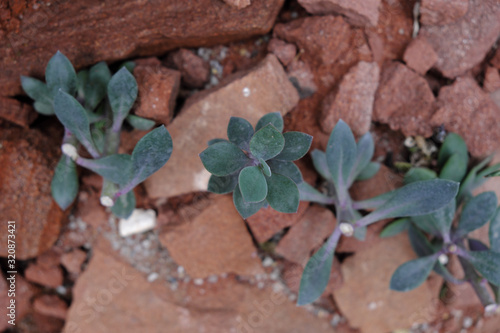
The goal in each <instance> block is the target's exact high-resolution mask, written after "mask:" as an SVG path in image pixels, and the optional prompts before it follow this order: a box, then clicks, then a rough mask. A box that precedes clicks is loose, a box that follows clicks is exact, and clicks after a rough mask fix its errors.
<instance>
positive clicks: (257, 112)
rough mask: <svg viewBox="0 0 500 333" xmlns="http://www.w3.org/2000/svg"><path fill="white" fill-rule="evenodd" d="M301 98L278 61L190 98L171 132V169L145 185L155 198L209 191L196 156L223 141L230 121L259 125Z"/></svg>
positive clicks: (270, 59)
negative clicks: (239, 119)
mask: <svg viewBox="0 0 500 333" xmlns="http://www.w3.org/2000/svg"><path fill="white" fill-rule="evenodd" d="M298 99H299V97H298V94H297V91H296V89H295V88H294V87H293V85H292V84H291V83H290V81H288V78H287V76H286V74H285V72H284V70H283V67H281V64H280V63H279V61H278V59H276V57H275V56H274V55H268V56H267V57H266V59H265V60H263V61H262V62H261V63H260V64H259V65H257V66H256V67H255V68H253V69H251V70H250V71H249V72H243V73H237V74H236V75H235V76H232V77H231V78H230V79H229V81H228V82H226V83H225V84H224V83H221V84H220V85H218V86H217V87H215V88H213V89H211V90H205V91H203V92H201V93H198V94H196V95H193V96H192V97H191V98H189V99H188V100H187V101H186V103H185V105H184V107H183V109H182V110H181V112H180V113H179V115H178V116H177V117H176V118H175V120H174V121H173V122H172V123H171V124H170V125H169V126H168V127H167V128H168V131H169V132H170V135H171V136H172V140H173V141H174V145H175V147H174V150H173V152H172V156H171V157H170V159H169V161H168V163H167V164H166V165H165V166H164V167H163V168H161V169H160V170H159V171H158V172H156V173H155V174H153V175H152V176H151V177H150V178H148V179H147V180H146V181H145V185H146V189H147V192H148V195H149V196H150V197H152V198H159V197H171V196H176V195H180V194H185V193H189V192H193V191H205V190H206V188H207V184H208V179H209V178H210V174H209V173H208V171H206V170H205V168H204V167H203V164H202V163H201V160H200V158H199V157H198V154H199V153H201V152H202V151H203V150H204V149H206V147H207V142H208V141H209V140H211V139H214V138H225V137H226V131H227V124H228V122H229V118H230V117H231V116H237V117H242V118H245V119H247V120H248V121H250V123H252V124H255V123H256V122H257V120H258V119H259V118H260V117H261V116H263V115H264V114H266V113H269V112H274V111H280V112H281V113H282V114H285V113H286V112H288V111H289V110H291V109H292V108H293V107H294V106H295V105H296V104H297V101H298Z"/></svg>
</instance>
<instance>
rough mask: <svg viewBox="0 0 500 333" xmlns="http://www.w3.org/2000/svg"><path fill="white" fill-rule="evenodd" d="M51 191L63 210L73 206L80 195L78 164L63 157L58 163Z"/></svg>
mask: <svg viewBox="0 0 500 333" xmlns="http://www.w3.org/2000/svg"><path fill="white" fill-rule="evenodd" d="M50 190H51V192H52V197H53V198H54V200H55V201H56V202H57V204H58V205H59V207H61V209H63V210H65V209H66V208H68V207H69V206H70V205H71V203H72V202H73V201H74V200H75V198H76V195H77V194H78V175H77V172H76V164H75V162H73V160H72V159H71V158H69V157H68V156H66V155H63V156H61V159H60V160H59V163H57V166H56V170H55V172H54V176H53V177H52V182H51V184H50Z"/></svg>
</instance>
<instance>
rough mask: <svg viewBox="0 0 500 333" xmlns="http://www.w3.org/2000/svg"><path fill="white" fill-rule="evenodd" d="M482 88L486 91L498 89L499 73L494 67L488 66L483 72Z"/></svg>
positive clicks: (499, 84) (499, 85)
mask: <svg viewBox="0 0 500 333" xmlns="http://www.w3.org/2000/svg"><path fill="white" fill-rule="evenodd" d="M483 88H484V90H485V91H486V92H489V93H491V92H494V91H497V90H499V89H500V73H499V72H498V69H496V68H495V67H491V66H488V67H486V70H485V72H484V82H483Z"/></svg>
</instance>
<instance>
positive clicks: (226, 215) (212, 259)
mask: <svg viewBox="0 0 500 333" xmlns="http://www.w3.org/2000/svg"><path fill="white" fill-rule="evenodd" d="M160 241H161V243H162V244H163V245H164V246H165V247H166V248H167V249H168V251H169V253H170V255H171V256H172V258H173V259H174V260H175V262H176V263H177V264H179V265H181V266H183V267H184V268H185V269H186V272H187V273H188V274H189V275H190V276H191V277H193V278H206V277H208V276H210V275H220V274H223V273H235V274H238V275H253V274H259V273H263V270H262V266H261V263H260V260H259V258H258V256H257V249H256V248H255V247H254V246H253V244H252V238H251V237H250V235H249V234H248V231H247V228H246V226H245V222H244V221H243V219H242V218H241V216H240V215H239V214H238V211H237V210H236V208H234V204H233V200H232V198H231V196H230V195H225V196H219V197H216V198H214V199H213V201H212V202H211V203H210V204H209V206H208V207H207V208H206V209H204V210H203V211H202V212H201V213H200V214H199V215H198V216H196V217H194V218H193V219H191V220H185V221H182V222H181V224H180V225H178V226H173V227H170V228H169V227H168V226H167V228H166V229H165V230H163V231H162V233H161V234H160Z"/></svg>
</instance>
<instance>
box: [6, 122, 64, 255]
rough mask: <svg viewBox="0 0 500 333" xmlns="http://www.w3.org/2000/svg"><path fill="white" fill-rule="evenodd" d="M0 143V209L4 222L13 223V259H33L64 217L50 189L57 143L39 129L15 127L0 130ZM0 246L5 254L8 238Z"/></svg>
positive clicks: (50, 240) (55, 234) (48, 244)
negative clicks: (14, 226)
mask: <svg viewBox="0 0 500 333" xmlns="http://www.w3.org/2000/svg"><path fill="white" fill-rule="evenodd" d="M0 144H1V147H2V148H1V149H0V165H1V166H2V169H1V171H0V198H2V200H0V211H1V212H2V216H3V218H4V219H5V222H4V223H6V221H15V222H16V224H15V225H16V259H18V260H24V259H28V258H33V257H36V256H37V255H39V254H40V253H42V252H44V251H45V250H47V249H49V248H50V247H51V246H52V244H53V243H54V242H55V241H56V239H57V237H58V236H59V232H60V229H61V226H62V224H63V221H64V219H65V213H64V212H63V211H62V210H61V209H60V208H59V206H58V205H57V204H56V202H55V201H54V200H53V199H52V195H51V192H50V183H51V181H52V175H53V174H54V169H55V166H56V163H57V145H58V144H57V143H55V142H52V140H50V139H49V138H47V137H45V136H44V135H43V134H42V133H40V132H39V131H36V130H21V129H14V128H13V129H3V128H2V129H1V131H0ZM6 232H7V230H5V231H4V234H5V233H6ZM0 249H1V250H0V256H1V257H7V237H1V238H0Z"/></svg>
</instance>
